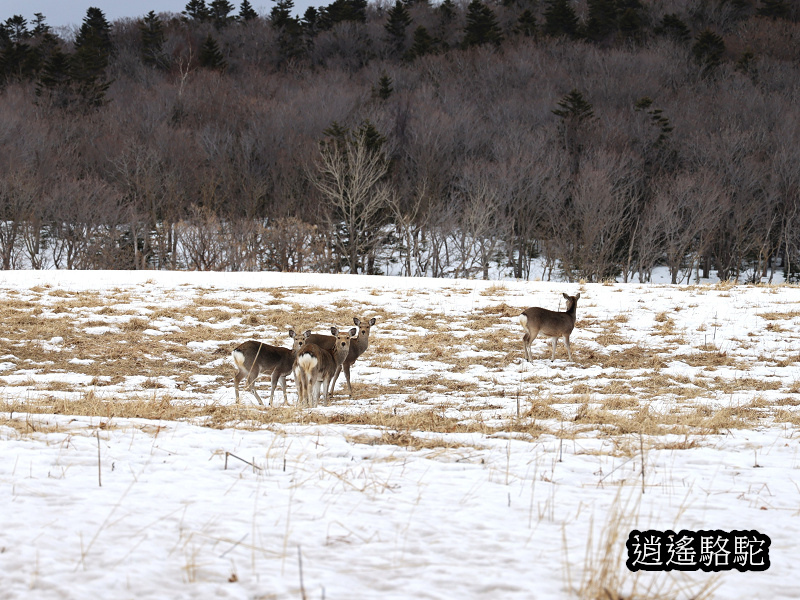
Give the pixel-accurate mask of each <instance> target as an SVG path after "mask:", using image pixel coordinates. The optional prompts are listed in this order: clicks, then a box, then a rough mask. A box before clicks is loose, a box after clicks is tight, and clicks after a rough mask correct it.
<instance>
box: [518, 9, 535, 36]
mask: <svg viewBox="0 0 800 600" xmlns="http://www.w3.org/2000/svg"><path fill="white" fill-rule="evenodd" d="M514 31H515V32H516V33H518V34H519V35H522V36H525V37H533V36H535V35H536V16H535V15H534V14H533V13H532V12H531V11H530V9H527V8H526V9H525V10H523V11H522V12H521V13H520V15H519V18H518V19H517V23H516V25H514Z"/></svg>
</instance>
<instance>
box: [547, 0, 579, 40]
mask: <svg viewBox="0 0 800 600" xmlns="http://www.w3.org/2000/svg"><path fill="white" fill-rule="evenodd" d="M544 32H545V33H546V34H547V35H553V36H560V35H566V36H569V37H575V35H576V34H577V32H578V16H577V15H576V14H575V11H574V10H573V9H572V7H571V6H570V5H569V1H568V0H548V3H547V8H546V9H545V11H544Z"/></svg>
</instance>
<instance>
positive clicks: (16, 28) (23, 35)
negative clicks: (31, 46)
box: [0, 15, 31, 42]
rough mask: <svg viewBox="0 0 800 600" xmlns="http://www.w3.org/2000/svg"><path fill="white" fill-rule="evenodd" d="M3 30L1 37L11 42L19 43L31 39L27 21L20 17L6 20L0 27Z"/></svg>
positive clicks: (16, 16)
mask: <svg viewBox="0 0 800 600" xmlns="http://www.w3.org/2000/svg"><path fill="white" fill-rule="evenodd" d="M0 27H1V28H2V30H3V37H4V38H6V39H8V40H10V41H12V42H21V41H23V40H27V39H28V38H30V37H31V33H30V31H28V21H27V19H25V17H23V16H22V15H14V16H13V17H11V18H8V19H6V22H5V23H3V25H2V26H0Z"/></svg>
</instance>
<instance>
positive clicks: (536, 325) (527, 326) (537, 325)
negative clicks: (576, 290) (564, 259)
mask: <svg viewBox="0 0 800 600" xmlns="http://www.w3.org/2000/svg"><path fill="white" fill-rule="evenodd" d="M580 297H581V295H580V294H577V295H575V296H568V295H567V294H564V298H566V299H567V310H566V311H564V312H555V311H552V310H547V309H546V308H539V307H538V306H532V307H531V308H527V309H525V310H524V311H523V312H522V314H521V315H520V316H519V324H520V325H522V328H523V329H524V330H525V335H524V336H522V343H523V345H524V347H525V358H526V359H527V360H528V362H533V356H532V355H531V342H533V340H535V339H536V336H538V335H539V333H542V334H544V336H545V337H549V338H550V339H551V340H552V342H553V353H552V355H551V356H550V360H551V361H553V360H555V358H556V343H557V342H558V338H560V337H563V338H564V345H565V346H566V347H567V354H568V355H569V359H570V360H572V350H570V347H569V334H570V333H572V330H573V328H574V327H575V319H576V315H577V308H578V299H579V298H580Z"/></svg>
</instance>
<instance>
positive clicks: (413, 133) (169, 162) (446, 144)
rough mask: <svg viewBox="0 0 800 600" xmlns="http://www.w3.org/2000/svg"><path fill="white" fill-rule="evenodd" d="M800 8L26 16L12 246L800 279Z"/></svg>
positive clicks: (639, 276) (156, 255) (0, 243)
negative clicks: (60, 20) (68, 24)
mask: <svg viewBox="0 0 800 600" xmlns="http://www.w3.org/2000/svg"><path fill="white" fill-rule="evenodd" d="M799 21H800V8H798V6H797V4H796V3H791V2H788V1H787V0H661V1H659V2H655V1H653V2H648V1H647V0H578V1H577V2H574V1H572V0H502V1H500V2H488V1H487V2H484V1H482V0H472V1H471V2H469V3H467V2H455V1H454V0H444V1H443V2H441V3H438V4H433V3H428V2H425V1H424V0H408V1H403V0H396V1H395V2H393V3H392V2H376V3H367V2H366V0H335V1H334V2H333V3H331V4H330V5H328V6H323V7H320V8H309V9H308V10H307V11H306V12H305V13H304V15H303V16H302V17H297V16H294V6H293V3H292V0H279V1H277V2H273V6H272V8H271V10H270V11H269V13H268V14H258V13H257V12H256V11H255V10H254V9H253V7H252V6H251V4H250V2H248V1H247V0H243V1H242V2H241V4H240V5H239V7H238V10H237V8H236V7H235V6H234V5H233V4H232V3H230V2H228V1H227V0H213V1H212V2H209V3H206V2H205V0H190V1H189V2H188V3H187V4H186V7H185V10H184V11H183V12H182V13H180V14H172V13H163V12H162V13H157V12H156V11H150V12H149V13H147V14H146V15H143V16H142V17H141V18H138V19H122V20H118V21H115V22H113V23H110V22H109V21H108V20H107V19H106V17H105V15H104V14H103V12H102V11H101V10H100V9H97V8H94V7H90V8H88V9H87V11H86V16H85V18H84V19H83V22H82V24H81V25H80V26H79V27H76V28H75V29H74V30H63V29H62V30H58V31H56V30H54V29H53V28H51V27H50V26H49V25H48V24H47V20H46V17H45V16H44V15H42V14H40V13H36V14H35V15H33V16H32V18H31V19H30V20H28V18H27V17H26V16H24V15H13V16H10V17H9V18H7V19H6V20H5V21H4V22H3V23H2V25H0V111H1V114H2V115H3V118H2V121H0V211H2V214H1V215H0V261H2V266H3V268H5V269H11V268H26V267H30V268H52V267H56V268H131V269H215V270H264V269H269V270H302V271H321V272H350V273H373V274H379V273H397V274H403V275H410V276H437V277H486V278H488V277H492V276H497V275H504V276H513V277H517V278H534V277H537V278H538V277H541V278H545V279H547V278H551V277H558V278H565V279H567V280H570V281H572V280H577V279H585V280H588V281H600V280H605V279H610V278H622V279H624V280H625V281H628V280H633V279H636V280H639V281H648V280H649V279H650V277H651V276H652V273H653V270H654V269H655V268H656V267H657V266H666V267H667V268H668V269H669V272H670V274H671V278H672V281H673V282H679V281H684V280H688V279H689V278H690V277H708V276H709V275H710V274H711V273H712V271H713V272H716V274H717V275H718V276H719V277H721V278H722V279H729V278H737V279H747V280H753V281H757V280H759V279H760V278H762V277H771V275H772V272H773V270H774V269H776V268H780V269H782V270H783V271H784V276H785V277H787V278H788V279H793V278H795V277H796V273H797V271H798V269H797V261H798V259H800V223H799V222H798V219H800V215H798V208H799V207H800V199H799V198H798V196H799V195H800V144H798V143H797V141H798V140H800V120H799V119H798V115H800V106H798V103H797V102H796V98H798V97H800V93H799V92H800V89H798V87H800V24H799V23H798V22H799Z"/></svg>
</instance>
